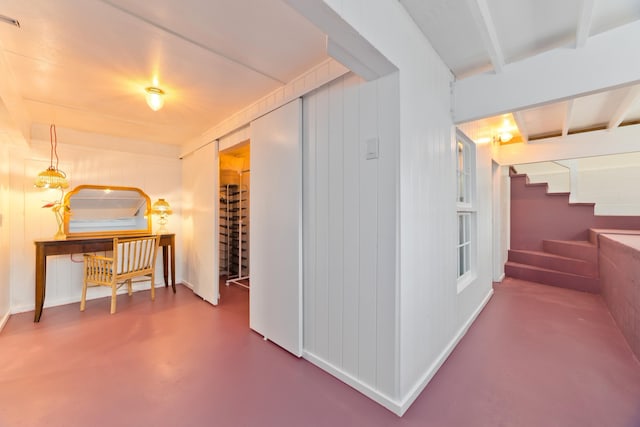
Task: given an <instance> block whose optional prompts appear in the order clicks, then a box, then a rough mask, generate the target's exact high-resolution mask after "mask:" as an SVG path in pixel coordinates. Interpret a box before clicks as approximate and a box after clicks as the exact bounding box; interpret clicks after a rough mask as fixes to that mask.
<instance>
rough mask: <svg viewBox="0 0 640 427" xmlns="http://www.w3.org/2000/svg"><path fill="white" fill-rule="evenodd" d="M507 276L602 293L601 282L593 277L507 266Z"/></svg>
mask: <svg viewBox="0 0 640 427" xmlns="http://www.w3.org/2000/svg"><path fill="white" fill-rule="evenodd" d="M505 274H506V275H507V276H509V277H513V278H516V279H521V280H527V281H530V282H537V283H542V284H543V285H551V286H557V287H560V288H566V289H573V290H576V291H583V292H590V293H600V281H599V280H598V279H596V278H592V277H578V276H570V275H567V274H563V273H561V272H553V271H541V270H533V269H528V268H526V267H520V266H513V265H509V264H507V265H505Z"/></svg>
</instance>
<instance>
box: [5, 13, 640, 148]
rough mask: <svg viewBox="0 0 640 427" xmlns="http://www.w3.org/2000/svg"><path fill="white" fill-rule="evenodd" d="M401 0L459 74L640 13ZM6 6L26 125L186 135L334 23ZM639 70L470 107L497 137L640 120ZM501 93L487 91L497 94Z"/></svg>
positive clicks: (579, 42) (498, 69)
mask: <svg viewBox="0 0 640 427" xmlns="http://www.w3.org/2000/svg"><path fill="white" fill-rule="evenodd" d="M318 1H320V0H318ZM400 4H401V5H402V6H403V7H404V8H405V9H406V10H407V11H408V13H409V14H410V15H411V17H412V18H413V19H414V21H415V22H416V24H417V25H418V26H419V28H421V30H422V31H423V33H424V34H425V36H426V37H427V38H428V39H429V40H430V42H431V44H432V45H433V46H434V48H435V49H436V51H437V52H438V53H439V55H440V56H441V57H442V59H443V60H444V62H445V63H446V64H447V66H448V67H449V68H450V69H451V71H452V73H453V74H454V75H455V77H456V80H457V83H463V82H468V81H471V80H472V79H474V78H477V77H478V76H483V75H497V76H508V75H509V74H510V73H511V71H512V69H513V68H514V67H515V66H517V65H519V64H523V63H525V62H526V61H527V60H530V59H535V58H539V57H541V56H544V55H546V54H548V53H550V52H554V51H558V50H572V51H577V52H588V49H589V47H590V45H593V42H592V41H593V39H594V37H599V35H602V34H610V33H612V32H614V31H616V30H619V29H621V28H625V26H627V27H628V26H634V25H635V26H638V24H640V0H562V1H557V0H400ZM0 15H5V16H10V17H12V18H15V19H17V20H18V21H20V28H17V27H15V26H11V25H9V24H6V23H2V22H0V76H2V79H0V101H2V103H3V104H4V105H5V107H6V111H5V115H6V112H8V113H9V115H10V118H11V119H12V121H13V125H14V127H16V128H22V129H23V133H28V132H29V130H30V129H35V130H36V132H35V133H36V134H37V130H38V129H46V128H47V127H48V124H49V123H55V124H56V125H57V126H58V127H66V128H71V129H77V130H80V131H89V132H95V133H101V134H106V135H114V136H120V137H126V138H133V139H138V140H144V141H151V142H160V143H165V144H183V143H185V142H186V141H188V140H191V139H193V138H196V137H197V136H198V135H201V134H202V133H203V132H204V131H206V130H207V129H209V128H211V127H212V126H214V125H216V124H218V123H219V122H220V121H222V120H223V119H225V118H227V117H229V116H230V115H232V114H233V113H235V112H237V111H238V110H240V109H241V108H243V107H245V106H247V105H249V104H250V103H252V102H253V101H255V100H256V99H259V98H261V97H262V96H264V95H266V94H267V93H269V92H271V91H273V90H275V89H277V88H278V87H280V86H281V85H283V84H285V83H287V82H290V81H291V80H292V79H293V78H295V77H296V76H298V75H300V74H302V73H303V72H305V71H307V70H309V69H310V68H312V67H313V66H314V65H317V64H319V63H320V62H322V61H323V60H325V59H326V58H327V53H326V41H325V35H324V34H323V33H322V32H321V31H319V30H318V29H317V28H316V27H314V26H313V25H312V24H310V23H309V22H308V21H307V20H305V19H304V18H303V17H302V16H300V15H298V14H297V13H296V12H295V11H294V10H293V9H291V8H290V7H289V6H288V5H287V4H286V3H285V2H283V1H281V0H260V1H256V0H215V1H214V0H211V1H205V0H182V1H180V2H177V1H172V0H156V1H153V2H142V1H136V0H83V1H78V0H56V1H50V0H29V1H24V0H4V1H3V2H2V3H0ZM634 34H636V33H634ZM637 34H640V33H637ZM637 45H638V40H630V39H626V40H625V39H622V40H619V43H618V46H612V49H613V48H624V49H626V51H627V52H630V54H629V55H627V56H628V57H637V54H633V52H634V49H637ZM634 55H635V56H634ZM595 60H597V58H596V59H595ZM636 62H637V61H636ZM605 65H606V66H608V67H609V69H611V70H614V69H615V67H621V68H624V67H625V64H619V63H611V64H605ZM604 69H605V70H606V68H604ZM589 72H590V70H584V71H582V70H581V71H580V72H579V73H580V74H582V73H589ZM627 80H628V81H627V82H626V83H625V84H622V85H618V86H616V87H613V88H611V87H608V88H606V89H607V90H605V91H600V90H593V91H583V92H582V93H575V94H572V95H571V96H565V97H562V99H549V100H548V101H549V102H546V101H544V100H543V102H536V103H532V104H531V105H529V106H525V107H518V108H512V109H506V110H505V109H498V110H500V111H499V114H498V111H493V110H492V109H491V108H487V110H486V114H483V115H482V117H480V116H479V115H476V117H474V118H473V119H469V120H474V122H475V123H474V124H475V125H476V127H478V128H483V129H485V132H484V133H485V134H486V136H487V137H490V138H495V137H496V135H498V134H500V132H501V131H502V130H504V129H508V130H509V132H510V133H512V134H514V138H513V139H512V140H511V141H510V142H514V141H529V140H535V139H541V138H547V137H549V136H557V135H567V134H571V133H577V132H583V131H588V130H593V129H602V128H615V127H617V126H623V125H626V124H633V123H638V122H640V105H639V101H638V100H639V99H640V88H639V87H638V86H637V84H638V83H640V73H639V74H638V76H637V79H636V81H635V82H632V81H630V80H629V79H627ZM631 80H633V79H631ZM156 81H157V85H158V86H159V87H161V88H162V89H163V90H165V92H166V102H165V106H164V108H163V109H161V110H160V111H158V112H153V111H151V110H150V109H149V108H148V107H147V105H146V103H145V100H144V88H145V87H147V86H150V85H154V84H155V82H156ZM543 85H545V82H544V81H541V80H540V79H538V80H536V81H531V82H529V81H526V82H525V83H524V85H522V84H521V86H520V87H523V86H533V87H541V86H543ZM523 88H524V87H523ZM514 91H518V89H514ZM492 96H493V94H491V93H490V94H489V96H487V99H483V100H482V102H483V103H484V102H486V104H487V107H488V106H489V104H490V103H491V102H492V101H494V100H492V99H490V98H491V97H492ZM500 96H501V95H499V94H496V95H495V97H496V98H499V97H500ZM483 105H484V104H482V106H483ZM494 110H495V109H494ZM454 120H455V117H454ZM456 121H457V122H459V123H462V122H463V121H458V120H456ZM2 122H7V119H6V118H2ZM25 128H26V129H27V131H26V132H25V131H24V129H25ZM40 133H41V132H40Z"/></svg>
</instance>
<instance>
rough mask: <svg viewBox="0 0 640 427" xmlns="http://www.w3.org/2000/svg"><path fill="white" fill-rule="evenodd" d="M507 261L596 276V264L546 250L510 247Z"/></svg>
mask: <svg viewBox="0 0 640 427" xmlns="http://www.w3.org/2000/svg"><path fill="white" fill-rule="evenodd" d="M509 261H513V262H516V263H519V264H527V265H533V266H536V267H541V268H546V269H549V270H556V271H562V272H565V273H571V274H578V275H580V276H587V277H598V266H597V264H595V263H592V262H587V261H584V260H582V259H576V258H569V257H565V256H561V255H556V254H552V253H548V252H540V251H526V250H515V249H510V250H509Z"/></svg>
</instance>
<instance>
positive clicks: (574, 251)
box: [542, 240, 598, 265]
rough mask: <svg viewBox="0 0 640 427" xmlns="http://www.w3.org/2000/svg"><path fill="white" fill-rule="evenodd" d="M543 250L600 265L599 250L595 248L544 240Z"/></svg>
mask: <svg viewBox="0 0 640 427" xmlns="http://www.w3.org/2000/svg"><path fill="white" fill-rule="evenodd" d="M542 250H544V251H545V252H549V253H552V254H556V255H560V256H564V257H568V258H576V259H580V260H583V261H587V262H591V263H594V264H596V265H597V263H598V248H596V247H595V246H584V245H579V244H571V243H570V242H556V241H550V240H544V241H543V242H542Z"/></svg>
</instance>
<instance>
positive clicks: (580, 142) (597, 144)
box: [493, 125, 640, 165]
mask: <svg viewBox="0 0 640 427" xmlns="http://www.w3.org/2000/svg"><path fill="white" fill-rule="evenodd" d="M636 151H640V125H630V126H623V127H620V128H616V129H614V130H612V131H607V130H598V131H593V132H582V133H574V134H571V135H567V136H566V137H562V136H556V137H553V138H546V139H541V140H538V141H536V142H535V143H533V142H532V143H530V144H507V145H501V146H500V148H499V149H498V150H497V151H496V152H495V154H494V158H493V159H494V160H495V161H496V163H498V164H499V165H517V164H521V163H535V162H550V161H555V160H561V159H575V158H580V157H591V156H602V155H607V154H622V153H632V152H636Z"/></svg>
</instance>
